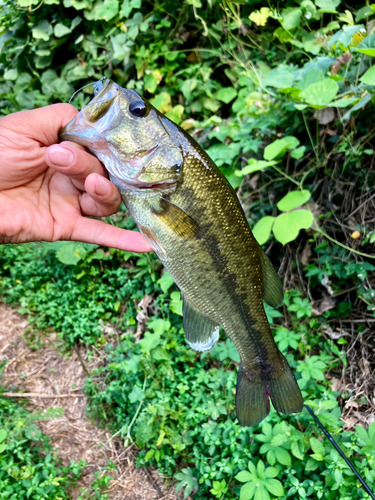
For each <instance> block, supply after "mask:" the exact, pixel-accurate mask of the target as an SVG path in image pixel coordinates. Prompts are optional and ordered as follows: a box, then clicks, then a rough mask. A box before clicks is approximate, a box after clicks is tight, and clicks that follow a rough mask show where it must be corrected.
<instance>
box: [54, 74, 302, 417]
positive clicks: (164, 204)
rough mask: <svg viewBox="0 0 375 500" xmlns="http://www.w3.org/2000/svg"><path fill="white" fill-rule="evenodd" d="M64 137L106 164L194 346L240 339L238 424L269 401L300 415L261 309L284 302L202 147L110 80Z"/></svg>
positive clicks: (262, 411) (259, 413)
mask: <svg viewBox="0 0 375 500" xmlns="http://www.w3.org/2000/svg"><path fill="white" fill-rule="evenodd" d="M60 138H61V140H68V141H73V142H76V143H78V144H82V145H84V146H86V147H87V148H88V149H89V150H90V151H91V152H92V153H93V154H94V155H95V156H97V157H98V158H99V160H100V161H101V162H102V163H103V164H104V165H105V167H106V169H107V170H108V172H109V175H110V179H111V181H112V182H113V183H114V184H115V185H116V186H117V187H118V189H119V190H120V192H121V195H122V198H123V200H124V202H125V204H126V207H127V208H128V210H129V212H130V214H131V216H132V217H133V218H134V220H135V222H136V223H137V225H138V227H139V229H140V231H141V233H142V234H143V236H144V237H145V239H146V240H147V241H148V242H149V243H150V245H151V246H152V248H153V249H154V251H155V252H156V254H157V255H158V256H159V258H160V260H161V261H162V262H163V264H164V266H165V268H166V269H167V270H168V271H169V273H170V274H171V276H172V277H173V279H174V281H175V282H176V284H177V285H178V287H179V288H180V290H181V292H182V298H183V326H184V331H185V336H186V340H187V343H188V344H189V345H190V346H191V347H192V348H193V349H195V350H197V351H205V350H209V349H211V348H212V347H213V345H214V344H215V342H216V341H217V340H218V338H219V326H221V327H222V328H223V329H224V330H225V332H226V333H227V335H229V336H230V338H231V339H232V340H233V342H234V345H235V347H236V349H237V350H238V353H239V355H240V358H241V364H240V367H239V371H238V378H237V388H236V412H237V418H238V421H239V422H240V424H241V425H244V426H253V425H255V424H257V423H259V422H261V421H262V420H263V419H264V418H265V417H266V416H267V415H268V413H269V410H270V398H271V401H272V403H273V405H274V407H275V409H276V410H277V411H279V412H282V413H286V414H290V413H297V412H300V411H301V410H302V406H303V400H302V395H301V392H300V390H299V387H298V385H297V383H296V380H295V378H294V376H293V373H292V371H291V369H290V367H289V365H288V363H287V361H286V360H285V358H284V356H283V355H282V354H281V352H280V351H279V350H278V349H277V347H276V344H275V341H274V339H273V336H272V333H271V330H270V327H269V324H268V321H267V317H266V315H265V312H264V308H263V302H262V301H263V300H264V301H265V302H267V303H268V304H270V305H271V306H273V307H277V306H278V305H279V304H280V302H281V301H282V298H283V292H282V286H281V283H280V280H279V278H278V276H277V274H276V272H275V270H274V268H273V266H272V264H271V263H270V261H269V260H268V257H267V256H266V255H265V253H264V252H263V250H262V249H261V247H260V246H259V244H258V243H257V241H256V240H255V238H254V236H253V235H252V232H251V230H250V228H249V225H248V222H247V220H246V217H245V215H244V212H243V210H242V207H241V205H240V203H239V201H238V198H237V196H236V194H235V192H234V191H233V189H232V187H231V186H230V184H229V183H228V181H227V180H226V178H225V177H224V175H223V174H222V173H221V172H220V170H219V169H218V168H217V167H216V165H215V164H214V163H213V162H212V160H211V159H210V158H209V157H208V155H207V154H206V153H205V152H204V151H203V149H202V148H201V147H200V146H199V144H198V143H197V142H196V141H194V140H193V139H192V138H191V137H190V136H189V135H188V134H187V133H186V132H185V131H184V130H183V129H181V128H180V127H178V126H177V125H176V124H174V123H173V122H171V121H170V120H169V119H168V118H166V117H165V116H164V115H162V114H161V113H159V111H157V110H156V109H155V108H154V107H153V106H152V105H151V104H150V103H148V102H147V101H146V100H144V99H143V98H142V97H141V96H140V95H139V94H137V92H135V91H134V90H127V89H123V88H121V87H120V86H118V85H117V84H115V83H114V82H112V81H111V80H109V79H103V80H100V81H99V82H97V83H96V84H94V98H93V99H92V100H91V102H90V103H89V104H87V105H86V106H84V107H83V108H82V110H81V111H80V112H79V113H78V114H77V116H76V117H75V118H74V119H73V120H72V121H71V122H69V123H68V125H66V127H65V128H64V129H63V130H62V132H61V134H60Z"/></svg>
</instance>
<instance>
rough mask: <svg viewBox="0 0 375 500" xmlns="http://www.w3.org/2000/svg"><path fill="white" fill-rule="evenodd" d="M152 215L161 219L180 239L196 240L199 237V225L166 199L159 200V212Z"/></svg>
mask: <svg viewBox="0 0 375 500" xmlns="http://www.w3.org/2000/svg"><path fill="white" fill-rule="evenodd" d="M154 214H155V215H156V216H157V217H158V218H159V219H161V220H162V221H163V222H164V223H165V224H166V225H167V226H168V228H169V229H171V230H172V231H173V232H174V233H175V234H177V235H178V236H180V237H182V238H186V239H189V238H194V237H195V238H196V237H198V236H199V225H198V223H197V222H196V221H195V220H194V219H193V218H192V217H190V215H188V214H187V213H186V212H184V210H183V209H182V208H180V207H178V206H177V205H175V204H174V203H172V202H170V201H169V200H168V199H166V198H161V199H160V210H154Z"/></svg>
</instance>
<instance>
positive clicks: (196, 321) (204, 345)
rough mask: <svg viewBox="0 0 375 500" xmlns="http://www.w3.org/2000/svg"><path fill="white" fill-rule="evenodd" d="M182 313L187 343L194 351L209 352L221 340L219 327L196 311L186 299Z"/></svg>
mask: <svg viewBox="0 0 375 500" xmlns="http://www.w3.org/2000/svg"><path fill="white" fill-rule="evenodd" d="M182 312H183V316H184V319H183V325H184V331H185V338H186V342H187V343H188V344H189V346H190V347H191V348H192V349H194V351H209V350H210V349H211V348H212V347H213V346H214V345H215V344H216V342H217V341H218V339H219V326H218V325H217V324H216V323H214V322H213V321H211V320H210V318H209V317H208V316H205V315H204V314H202V313H201V312H199V311H197V310H196V309H194V307H192V306H191V305H190V304H189V303H188V302H187V300H186V299H185V297H183V306H182Z"/></svg>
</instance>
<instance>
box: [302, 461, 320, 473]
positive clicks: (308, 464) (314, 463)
mask: <svg viewBox="0 0 375 500" xmlns="http://www.w3.org/2000/svg"><path fill="white" fill-rule="evenodd" d="M318 467H319V462H317V461H316V460H314V459H313V458H309V459H308V460H307V462H306V466H305V470H306V471H310V470H316V469H317V468H318Z"/></svg>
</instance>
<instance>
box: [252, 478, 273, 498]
mask: <svg viewBox="0 0 375 500" xmlns="http://www.w3.org/2000/svg"><path fill="white" fill-rule="evenodd" d="M257 486H258V487H257V489H256V490H255V495H254V500H270V496H269V494H268V491H267V490H266V488H265V487H264V482H263V481H262V482H260V483H259V484H258V485H257Z"/></svg>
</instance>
